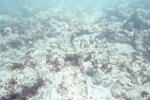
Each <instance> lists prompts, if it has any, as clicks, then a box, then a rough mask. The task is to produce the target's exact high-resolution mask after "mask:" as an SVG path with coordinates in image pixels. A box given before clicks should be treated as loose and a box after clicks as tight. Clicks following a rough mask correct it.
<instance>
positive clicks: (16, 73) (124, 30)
mask: <svg viewBox="0 0 150 100" xmlns="http://www.w3.org/2000/svg"><path fill="white" fill-rule="evenodd" d="M146 7H147V5H146V4H144V3H143V4H142V3H141V5H140V6H137V4H133V3H126V4H118V5H117V6H110V7H102V8H100V9H97V8H93V9H92V10H91V11H90V12H88V13H87V12H86V13H79V14H76V13H73V12H71V10H64V9H66V8H64V7H63V8H55V9H47V10H46V11H41V12H39V13H37V14H35V15H34V17H27V18H22V19H20V20H18V19H17V18H14V17H12V16H8V15H0V22H1V25H0V100H150V95H149V94H150V17H149V16H150V11H149V10H148V9H146ZM81 11H82V9H81Z"/></svg>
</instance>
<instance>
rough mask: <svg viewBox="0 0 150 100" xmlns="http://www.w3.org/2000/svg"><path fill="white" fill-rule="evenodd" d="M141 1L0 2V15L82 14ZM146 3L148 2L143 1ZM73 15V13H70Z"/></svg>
mask: <svg viewBox="0 0 150 100" xmlns="http://www.w3.org/2000/svg"><path fill="white" fill-rule="evenodd" d="M131 1H132V2H133V1H142V2H143V0H32V1H31V0H1V1H0V7H1V8H0V15H11V16H13V17H29V16H33V15H34V14H36V13H38V12H39V11H43V10H47V9H51V8H65V9H66V10H72V11H76V12H79V11H80V13H82V12H81V11H86V12H90V11H91V10H92V9H93V8H97V9H99V8H102V7H104V6H108V7H109V6H112V5H115V4H118V3H120V2H122V3H127V2H131ZM144 1H145V2H147V1H148V0H144ZM81 9H82V10H81ZM72 13H74V12H72Z"/></svg>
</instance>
